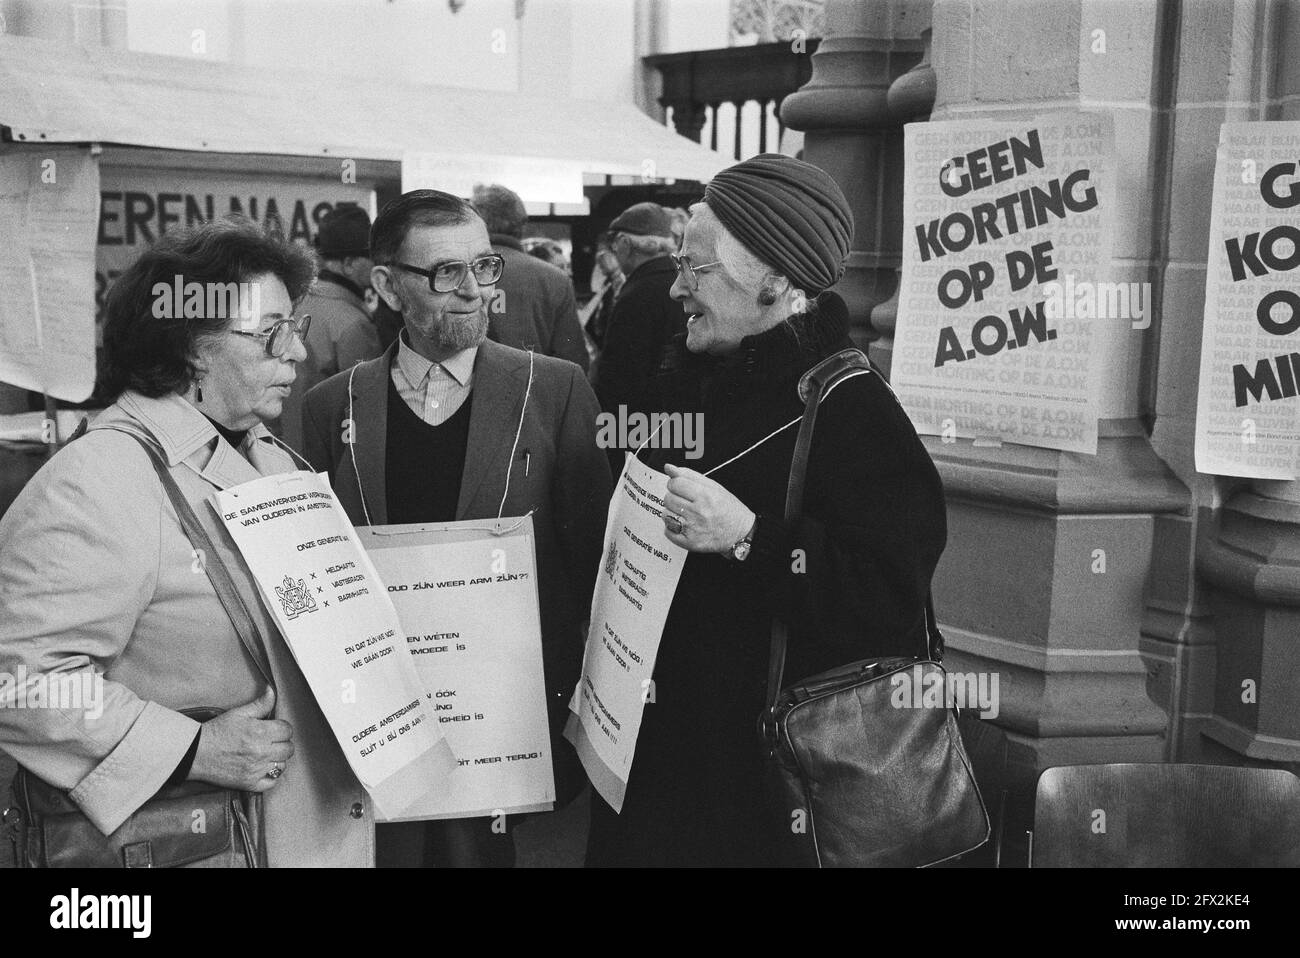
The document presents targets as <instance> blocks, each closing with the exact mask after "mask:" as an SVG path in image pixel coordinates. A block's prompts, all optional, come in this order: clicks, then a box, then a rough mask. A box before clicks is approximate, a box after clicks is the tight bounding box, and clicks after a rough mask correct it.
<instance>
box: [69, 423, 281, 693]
mask: <svg viewBox="0 0 1300 958" xmlns="http://www.w3.org/2000/svg"><path fill="white" fill-rule="evenodd" d="M95 428H96V429H112V430H115V431H116V432H122V433H126V434H127V435H128V436H133V437H135V439H136V440H138V441H139V443H140V445H142V446H144V448H145V451H146V452H147V453H149V460H150V462H152V463H153V467H154V471H155V472H157V473H158V479H159V480H160V481H161V482H162V487H163V488H164V489H166V490H167V497H168V498H169V499H171V503H172V507H173V508H174V509H175V510H176V516H177V518H178V519H180V523H181V528H182V529H183V530H184V531H185V536H186V538H188V539H189V540H190V545H192V546H193V547H194V548H195V549H197V550H198V551H199V556H200V561H201V562H202V564H203V570H204V571H205V572H206V573H207V574H208V581H209V582H211V583H212V588H213V589H214V590H215V591H216V593H217V598H218V599H220V600H221V605H222V607H223V608H224V609H225V610H226V615H227V616H229V618H230V624H231V625H233V626H234V627H235V633H236V634H237V635H238V636H239V641H240V642H242V643H243V645H244V648H245V649H247V650H248V654H249V656H250V657H251V658H252V659H253V664H254V665H256V666H257V670H258V671H259V672H261V673H262V678H264V679H266V682H267V684H268V685H270V686H271V687H272V688H275V681H274V679H273V678H272V677H271V661H270V658H269V657H268V656H267V654H266V645H265V643H264V642H263V640H262V633H261V630H259V629H258V627H257V622H256V621H255V620H254V619H253V616H252V613H250V612H249V611H248V606H247V605H245V604H244V597H243V596H242V595H241V594H240V592H239V589H238V588H237V587H236V585H235V581H234V579H232V578H231V577H230V570H229V569H227V568H226V564H225V563H224V562H222V560H221V553H219V552H217V550H216V548H215V547H214V546H213V544H212V539H211V537H210V536H209V535H208V531H207V530H206V529H204V528H203V524H202V523H201V522H199V517H198V516H196V515H195V514H194V510H193V509H192V508H191V507H190V504H189V500H187V499H186V498H185V494H184V493H182V492H181V489H180V486H178V485H177V484H176V480H175V479H174V478H173V477H172V473H171V469H169V468H168V467H167V462H166V460H164V459H163V455H162V450H160V449H159V448H158V445H157V444H156V443H155V442H154V441H153V439H152V438H151V437H149V436H147V435H146V434H145V433H143V432H142V431H137V430H135V429H131V428H127V427H124V426H122V425H119V424H116V423H114V424H107V423H106V424H105V425H102V426H96V427H95Z"/></svg>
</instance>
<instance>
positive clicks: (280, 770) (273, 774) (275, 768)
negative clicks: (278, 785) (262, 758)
mask: <svg viewBox="0 0 1300 958" xmlns="http://www.w3.org/2000/svg"><path fill="white" fill-rule="evenodd" d="M283 774H284V766H283V765H281V764H280V763H279V762H272V763H271V770H270V771H269V772H267V773H266V777H267V778H279V777H280V776H281V775H283Z"/></svg>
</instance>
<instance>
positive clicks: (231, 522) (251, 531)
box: [211, 472, 456, 818]
mask: <svg viewBox="0 0 1300 958" xmlns="http://www.w3.org/2000/svg"><path fill="white" fill-rule="evenodd" d="M211 501H212V503H213V505H214V506H215V507H216V510H217V514H218V515H219V516H220V517H221V521H222V522H223V523H224V524H225V526H226V529H227V530H229V532H230V536H231V538H232V539H234V541H235V545H236V546H237V547H238V548H239V552H240V554H241V555H242V556H243V557H244V561H245V562H246V563H247V564H248V568H249V571H250V572H252V574H253V578H254V579H255V580H256V582H257V586H258V589H259V590H260V591H261V593H262V599H263V601H264V603H265V604H266V607H267V608H268V609H269V610H270V611H271V613H272V615H274V616H275V621H276V624H277V625H278V626H279V627H280V632H281V634H283V635H284V638H285V641H286V642H287V643H288V645H289V648H290V650H291V651H292V652H293V656H294V659H295V661H296V662H297V663H298V667H299V668H300V669H301V670H302V674H303V677H304V678H305V679H306V680H307V684H308V685H309V686H311V690H312V693H313V694H314V695H315V696H316V702H317V703H318V704H319V705H320V708H321V712H322V713H324V715H325V719H326V721H327V722H329V726H330V729H331V730H332V731H333V732H334V735H335V738H337V740H338V743H339V747H340V748H342V749H343V754H344V755H346V756H347V759H348V764H349V765H351V766H352V771H353V772H354V773H356V776H357V778H358V780H360V782H361V784H362V785H364V786H365V788H366V790H367V791H368V792H369V793H370V797H371V798H372V799H374V802H375V808H376V810H377V811H378V813H379V814H380V815H381V816H383V817H387V818H391V817H394V816H397V815H400V814H401V813H402V812H403V811H404V810H405V809H407V808H408V807H410V806H411V805H412V804H413V803H415V802H416V801H417V800H421V799H423V798H424V797H425V796H426V795H427V794H428V793H429V792H430V791H434V790H438V789H445V788H446V787H447V782H448V778H449V776H450V774H451V771H452V769H454V768H455V766H456V760H455V758H454V757H453V756H452V752H451V747H450V746H449V745H448V744H447V740H446V738H445V737H444V736H443V734H442V731H441V730H440V728H439V726H438V723H437V722H436V721H435V720H434V717H433V715H434V713H433V709H432V708H430V706H429V703H428V699H427V697H426V696H425V690H424V686H423V684H422V683H421V682H420V677H419V675H418V674H417V672H416V669H415V663H414V662H413V661H412V659H411V656H410V655H408V654H407V652H406V633H405V632H404V631H403V629H402V626H401V623H400V622H399V621H398V618H397V610H396V609H394V608H393V603H392V602H391V601H390V600H389V598H388V592H387V590H386V589H385V588H384V584H383V583H382V582H381V581H380V579H379V576H378V574H377V573H376V571H375V567H374V565H372V564H371V561H370V558H369V556H368V555H367V554H366V550H365V549H364V548H362V546H361V543H360V541H359V540H358V538H357V535H356V531H355V530H354V529H353V528H352V523H351V522H349V521H348V517H347V513H345V512H344V511H343V507H342V506H340V505H339V503H338V500H337V499H335V497H334V493H333V492H332V491H331V490H330V488H329V486H328V485H327V484H326V482H325V480H324V479H322V478H321V477H320V476H318V475H316V474H315V473H311V472H290V473H283V474H280V475H274V476H264V477H263V478H261V479H256V480H254V481H252V482H246V483H244V484H243V485H240V486H236V487H234V488H233V489H225V490H221V491H219V492H216V493H214V494H213V496H212V500H211Z"/></svg>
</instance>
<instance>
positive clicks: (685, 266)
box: [668, 253, 722, 293]
mask: <svg viewBox="0 0 1300 958" xmlns="http://www.w3.org/2000/svg"><path fill="white" fill-rule="evenodd" d="M668 255H669V256H670V257H671V258H672V261H673V265H674V266H676V267H677V275H679V276H681V278H682V279H684V280H686V288H687V289H689V290H690V291H691V292H692V293H693V292H695V291H696V290H697V289H699V288H700V277H699V274H700V273H702V272H704V271H705V270H708V269H713V267H715V266H721V265H722V260H720V259H719V260H714V261H713V262H712V263H700V264H698V265H697V264H695V263H692V262H691V258H690V257H689V256H677V255H675V254H672V253H670V254H668Z"/></svg>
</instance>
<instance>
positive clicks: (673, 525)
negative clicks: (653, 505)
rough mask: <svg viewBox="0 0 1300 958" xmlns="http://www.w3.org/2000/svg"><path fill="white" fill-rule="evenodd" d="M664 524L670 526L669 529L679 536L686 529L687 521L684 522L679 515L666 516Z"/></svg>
mask: <svg viewBox="0 0 1300 958" xmlns="http://www.w3.org/2000/svg"><path fill="white" fill-rule="evenodd" d="M664 524H665V525H667V526H668V531H669V532H671V533H673V535H678V536H679V535H681V534H682V533H684V532H685V531H686V523H684V522H682V520H681V519H680V518H679V517H678V516H673V515H668V516H664Z"/></svg>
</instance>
